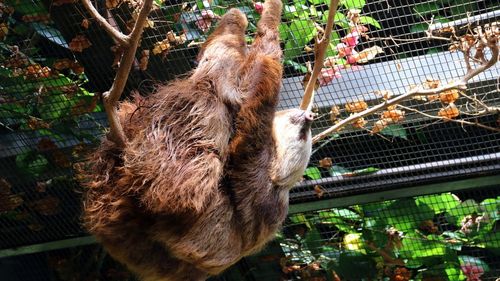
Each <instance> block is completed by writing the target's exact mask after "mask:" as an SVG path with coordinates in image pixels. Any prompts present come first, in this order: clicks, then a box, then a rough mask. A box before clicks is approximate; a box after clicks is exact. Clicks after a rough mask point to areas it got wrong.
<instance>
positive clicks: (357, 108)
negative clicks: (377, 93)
mask: <svg viewBox="0 0 500 281" xmlns="http://www.w3.org/2000/svg"><path fill="white" fill-rule="evenodd" d="M367 108H368V104H367V103H366V102H365V101H355V102H349V103H346V105H345V109H346V110H347V111H348V112H353V113H357V112H361V111H363V110H365V109H367Z"/></svg>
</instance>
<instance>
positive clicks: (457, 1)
mask: <svg viewBox="0 0 500 281" xmlns="http://www.w3.org/2000/svg"><path fill="white" fill-rule="evenodd" d="M477 8H478V7H477V4H476V5H474V1H469V0H454V1H453V4H452V5H451V6H450V10H451V14H452V15H453V19H462V18H465V17H466V16H467V13H468V12H472V11H477V10H478V9H477Z"/></svg>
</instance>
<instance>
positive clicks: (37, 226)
mask: <svg viewBox="0 0 500 281" xmlns="http://www.w3.org/2000/svg"><path fill="white" fill-rule="evenodd" d="M28 228H29V229H30V230H31V231H40V230H42V229H44V226H43V225H42V224H40V223H31V224H28Z"/></svg>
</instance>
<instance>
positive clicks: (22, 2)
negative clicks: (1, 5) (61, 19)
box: [5, 0, 48, 15]
mask: <svg viewBox="0 0 500 281" xmlns="http://www.w3.org/2000/svg"><path fill="white" fill-rule="evenodd" d="M5 3H6V4H7V5H8V6H11V7H15V10H16V12H17V13H21V14H23V15H32V14H47V13H48V12H47V9H45V6H44V5H43V2H40V1H31V0H6V1H5Z"/></svg>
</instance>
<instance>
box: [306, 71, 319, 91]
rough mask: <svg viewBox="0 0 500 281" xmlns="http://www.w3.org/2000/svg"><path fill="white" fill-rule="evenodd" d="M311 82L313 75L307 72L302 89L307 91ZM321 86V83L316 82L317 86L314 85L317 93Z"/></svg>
mask: <svg viewBox="0 0 500 281" xmlns="http://www.w3.org/2000/svg"><path fill="white" fill-rule="evenodd" d="M309 80H311V73H310V72H307V73H306V74H305V75H304V78H303V79H302V87H303V88H304V89H305V88H306V87H307V83H309ZM319 86H320V84H319V81H318V80H316V85H314V90H315V91H317V90H318V88H319Z"/></svg>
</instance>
